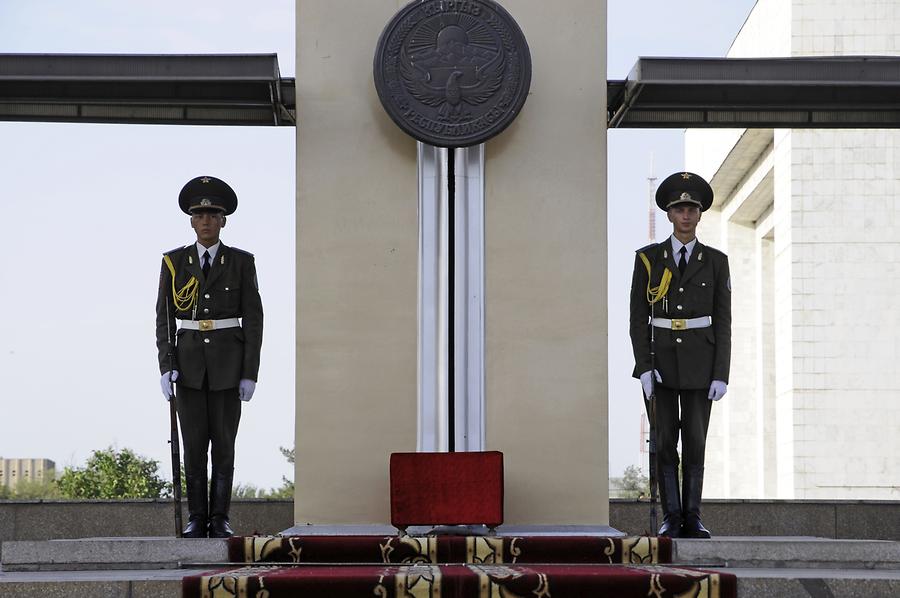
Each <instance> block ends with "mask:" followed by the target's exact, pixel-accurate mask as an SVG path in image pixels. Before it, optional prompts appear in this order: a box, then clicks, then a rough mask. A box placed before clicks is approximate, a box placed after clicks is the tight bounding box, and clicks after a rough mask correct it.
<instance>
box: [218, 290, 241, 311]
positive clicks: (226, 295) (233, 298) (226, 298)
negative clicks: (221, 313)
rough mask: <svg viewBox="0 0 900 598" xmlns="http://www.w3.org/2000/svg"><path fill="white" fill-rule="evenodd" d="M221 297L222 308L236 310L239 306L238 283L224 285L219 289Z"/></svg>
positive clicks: (239, 292)
mask: <svg viewBox="0 0 900 598" xmlns="http://www.w3.org/2000/svg"><path fill="white" fill-rule="evenodd" d="M219 296H220V297H221V298H222V309H224V310H225V311H227V312H237V311H238V310H239V309H240V307H241V288H240V287H239V286H238V285H225V286H223V287H222V289H221V290H220V291H219Z"/></svg>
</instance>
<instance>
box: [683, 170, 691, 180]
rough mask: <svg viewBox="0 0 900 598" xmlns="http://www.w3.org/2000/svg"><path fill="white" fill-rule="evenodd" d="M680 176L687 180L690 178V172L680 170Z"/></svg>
mask: <svg viewBox="0 0 900 598" xmlns="http://www.w3.org/2000/svg"><path fill="white" fill-rule="evenodd" d="M681 178H683V179H684V180H688V179H689V178H691V173H689V172H682V173H681Z"/></svg>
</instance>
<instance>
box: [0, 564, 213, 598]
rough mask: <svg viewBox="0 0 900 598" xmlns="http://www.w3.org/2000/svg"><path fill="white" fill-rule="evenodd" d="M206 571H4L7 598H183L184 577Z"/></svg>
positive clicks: (1, 589)
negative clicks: (75, 597)
mask: <svg viewBox="0 0 900 598" xmlns="http://www.w3.org/2000/svg"><path fill="white" fill-rule="evenodd" d="M201 572H202V570H188V569H161V570H156V571H147V570H141V571H133V570H132V571H128V570H116V571H40V572H23V573H7V572H0V596H3V597H4V598H38V597H40V598H71V597H72V596H82V597H85V598H180V596H181V578H182V577H184V576H186V575H197V574H199V573H201Z"/></svg>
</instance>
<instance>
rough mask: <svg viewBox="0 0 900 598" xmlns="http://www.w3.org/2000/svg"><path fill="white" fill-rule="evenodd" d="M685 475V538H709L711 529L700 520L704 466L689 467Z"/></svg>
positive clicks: (682, 533) (683, 532)
mask: <svg viewBox="0 0 900 598" xmlns="http://www.w3.org/2000/svg"><path fill="white" fill-rule="evenodd" d="M682 473H683V476H684V526H683V527H682V528H681V535H682V536H683V537H685V538H709V537H710V534H709V530H708V529H706V528H705V527H703V524H702V523H701V522H700V497H701V496H702V495H703V467H689V468H685V470H684V471H683V472H682Z"/></svg>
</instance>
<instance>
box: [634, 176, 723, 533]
mask: <svg viewBox="0 0 900 598" xmlns="http://www.w3.org/2000/svg"><path fill="white" fill-rule="evenodd" d="M712 201H713V191H712V188H711V187H710V186H709V183H707V182H706V181H705V180H703V178H702V177H700V176H698V175H696V174H693V173H690V172H680V173H676V174H673V175H671V176H669V177H668V178H666V179H665V180H664V181H663V182H662V183H661V184H660V186H659V189H658V190H657V191H656V204H657V205H658V206H659V207H660V209H662V210H664V211H665V212H666V213H667V214H668V217H669V222H671V223H672V229H673V232H672V236H671V237H669V238H668V239H666V240H665V241H664V242H662V243H654V244H651V245H648V246H647V247H643V248H641V249H639V250H638V251H637V255H636V256H635V260H634V274H633V276H632V280H631V326H630V332H631V344H632V348H633V349H634V360H635V368H634V372H633V375H634V377H635V378H640V380H641V385H642V387H643V390H644V397H645V405H646V407H647V412H648V413H650V405H649V401H648V397H649V396H650V394H651V390H652V388H653V387H652V384H653V383H652V381H651V376H653V377H654V378H655V391H656V435H657V442H656V446H657V476H658V481H659V495H660V502H661V503H662V508H663V515H664V517H663V523H662V526H661V527H660V529H659V535H661V536H670V537H673V538H677V537H688V538H709V536H710V534H709V531H708V530H707V529H706V528H705V527H703V524H702V523H701V521H700V498H701V494H702V491H703V463H704V456H705V452H706V432H707V428H708V426H709V415H710V409H711V406H712V402H713V401H718V400H719V399H721V398H722V396H723V395H724V394H725V392H726V390H727V383H728V370H729V367H730V363H731V281H730V277H729V270H728V256H726V255H725V254H724V253H722V252H721V251H718V250H716V249H713V248H712V247H708V246H705V245H703V244H701V243H700V241H698V240H697V237H696V232H697V223H698V222H699V221H700V216H701V213H702V212H703V211H706V210H707V209H708V208H709V207H710V206H711V205H712ZM650 326H652V327H653V333H654V338H655V363H654V364H653V365H652V366H651V359H650V350H651V337H650V333H651V330H650ZM654 370H655V371H654ZM679 403H680V407H681V410H680V411H681V413H680V422H679ZM679 423H680V426H679ZM679 427H680V428H681V447H682V451H681V452H682V454H681V456H682V464H681V465H682V483H683V487H682V490H683V493H681V492H679V485H678V452H677V450H676V446H677V443H678V432H679Z"/></svg>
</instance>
